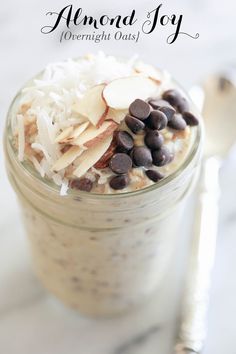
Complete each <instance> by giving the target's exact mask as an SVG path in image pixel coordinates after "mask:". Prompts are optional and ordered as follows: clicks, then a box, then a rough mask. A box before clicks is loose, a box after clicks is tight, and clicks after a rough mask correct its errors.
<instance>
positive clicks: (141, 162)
mask: <svg viewBox="0 0 236 354" xmlns="http://www.w3.org/2000/svg"><path fill="white" fill-rule="evenodd" d="M131 156H132V159H133V163H134V165H135V166H144V167H149V166H151V164H152V154H151V151H150V150H149V149H148V148H146V147H145V146H135V147H134V148H133V150H132V154H131Z"/></svg>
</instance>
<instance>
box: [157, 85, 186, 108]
mask: <svg viewBox="0 0 236 354" xmlns="http://www.w3.org/2000/svg"><path fill="white" fill-rule="evenodd" d="M162 97H163V99H164V100H166V101H168V102H169V103H170V104H171V106H173V107H174V108H176V109H177V110H178V112H179V113H183V112H185V111H189V103H188V101H187V100H186V98H185V97H183V96H181V94H180V93H179V92H178V91H177V90H168V91H165V92H164V93H163V95H162Z"/></svg>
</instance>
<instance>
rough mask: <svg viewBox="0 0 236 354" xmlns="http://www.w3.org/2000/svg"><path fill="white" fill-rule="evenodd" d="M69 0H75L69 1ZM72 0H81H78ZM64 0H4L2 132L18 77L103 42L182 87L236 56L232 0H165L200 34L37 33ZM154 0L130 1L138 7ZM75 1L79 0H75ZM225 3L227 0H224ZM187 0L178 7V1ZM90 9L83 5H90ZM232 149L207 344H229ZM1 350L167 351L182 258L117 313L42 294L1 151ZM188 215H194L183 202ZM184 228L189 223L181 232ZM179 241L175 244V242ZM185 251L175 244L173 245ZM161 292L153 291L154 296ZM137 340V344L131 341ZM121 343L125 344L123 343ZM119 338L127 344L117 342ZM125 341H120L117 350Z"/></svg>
mask: <svg viewBox="0 0 236 354" xmlns="http://www.w3.org/2000/svg"><path fill="white" fill-rule="evenodd" d="M70 3H73V1H71V2H70ZM74 3H75V4H76V3H77V2H76V1H74ZM62 4H64V6H65V5H66V4H67V3H65V1H61V0H60V1H57V2H53V1H52V0H50V1H46V0H42V1H40V2H37V3H36V2H33V1H30V0H22V1H21V2H18V3H16V2H15V1H13V0H8V1H7V2H4V4H1V10H0V27H1V31H0V41H1V43H0V44H1V47H0V48H1V55H0V63H1V66H0V72H1V76H0V77H1V82H2V83H3V84H2V85H1V87H2V88H1V95H0V112H1V121H0V133H1V136H2V132H3V125H4V119H5V115H6V111H7V107H8V105H9V103H10V100H11V98H12V96H13V95H14V94H15V92H16V91H17V89H18V88H19V87H20V86H21V85H22V83H23V82H24V81H25V80H27V79H28V78H29V77H30V76H32V75H33V74H34V73H35V72H37V71H39V70H40V69H41V68H42V67H43V66H44V65H45V64H46V63H47V62H48V61H52V60H58V59H61V58H66V57H70V56H78V55H81V54H84V53H86V52H88V51H97V50H100V49H103V50H105V51H107V52H110V53H111V52H112V53H115V54H119V55H130V54H132V53H139V54H141V56H142V58H143V59H144V60H148V61H150V62H152V63H157V64H158V65H160V66H165V67H166V68H168V69H169V70H170V71H171V72H173V74H174V76H175V77H176V78H177V79H179V81H181V82H183V83H184V85H185V86H186V87H187V88H188V87H190V86H191V85H192V84H193V83H194V82H196V81H199V80H201V79H202V78H204V76H205V75H206V74H207V73H209V72H210V71H213V70H216V69H217V68H218V67H220V66H221V65H223V63H225V62H229V61H231V60H233V59H236V49H235V48H236V46H235V44H236V43H235V42H236V30H235V25H234V8H235V2H234V0H231V1H230V0H227V1H225V2H224V6H223V5H222V3H221V2H220V1H215V0H204V1H203V0H199V1H197V2H196V1H193V0H188V1H187V0H178V1H171V2H170V1H167V2H165V6H166V8H167V9H168V8H169V9H173V10H175V11H181V12H183V13H184V16H185V18H186V20H185V21H186V22H185V23H186V27H187V29H188V31H189V32H195V31H197V32H199V33H200V38H199V39H198V40H197V41H194V40H189V39H187V38H182V39H180V40H179V41H178V42H176V43H175V44H174V45H172V46H168V45H167V44H166V43H165V40H164V39H163V38H162V34H161V33H160V32H158V33H156V34H155V35H153V36H152V37H149V38H145V39H143V40H142V41H141V42H140V43H138V44H134V43H125V42H119V43H114V42H111V43H104V44H103V43H102V44H96V45H95V44H93V43H89V42H87V43H86V42H84V43H65V44H62V45H59V44H58V42H57V41H56V39H55V38H54V37H45V36H42V35H41V33H40V31H39V29H40V27H42V25H43V24H45V16H44V14H45V12H46V11H49V10H53V9H59V8H61V7H62ZM94 4H95V2H94V1H92V0H89V1H88V0H87V1H85V0H82V1H80V4H79V6H83V7H84V8H85V7H86V9H89V11H90V12H92V13H104V12H105V11H106V9H108V10H107V11H109V12H114V13H116V12H122V13H125V12H126V11H127V8H128V6H127V1H124V0H120V1H119V2H117V1H113V2H111V1H108V0H102V1H100V2H99V3H96V6H95V7H96V8H95V9H94ZM153 4H154V1H152V0H149V1H145V4H144V2H143V1H135V2H134V1H133V3H132V1H131V2H130V4H129V9H131V8H133V7H135V8H137V11H139V14H140V16H141V14H143V13H144V12H146V11H147V9H152V8H153V7H154V6H153ZM77 6H78V3H77ZM222 6H223V7H222ZM183 9H184V10H183ZM89 11H88V12H89ZM235 166H236V152H232V153H231V155H230V157H229V158H228V159H227V161H226V163H225V164H224V166H223V169H222V173H221V187H222V191H223V194H222V198H221V203H220V212H221V216H220V225H219V238H218V247H217V257H216V265H215V269H214V274H213V286H212V297H211V304H210V311H209V334H208V338H207V341H206V348H205V351H204V354H212V353H214V354H222V353H227V354H235V353H236V349H235V346H236V342H235V319H234V317H235V313H236V302H235V298H236V282H235V279H234V278H235V277H234V272H233V269H234V268H235V267H236V237H235V235H236V205H235V189H236V188H235V177H236V167H235ZM0 181H1V189H0V190H1V198H0V210H1V213H0V353H1V354H32V353H34V354H39V353H44V354H66V353H70V354H73V353H81V354H119V353H120V354H121V353H123V354H154V353H159V354H171V348H172V343H173V338H174V335H175V329H176V323H177V313H178V309H179V303H180V302H179V298H180V295H181V287H182V280H183V279H182V278H183V268H184V262H183V261H182V262H181V261H179V262H177V263H178V267H177V268H176V267H174V269H175V271H174V272H173V267H172V268H171V271H170V272H169V275H168V277H167V279H166V284H165V286H163V288H162V291H161V292H160V293H159V292H158V294H156V297H154V298H153V299H152V301H150V302H149V303H148V304H146V306H144V307H142V308H140V309H138V310H137V311H135V312H133V313H132V314H130V315H127V316H124V317H119V318H117V319H115V320H100V321H98V320H90V319H86V318H83V317H81V316H79V315H78V314H76V313H74V312H73V311H70V310H67V309H65V308H64V307H63V306H61V305H60V304H58V303H57V301H55V300H54V299H53V298H51V297H50V296H48V295H47V294H46V293H45V292H44V290H43V289H42V288H41V286H40V284H39V283H38V281H37V280H36V279H35V277H34V275H33V272H32V269H31V266H30V259H29V253H28V250H27V244H26V241H25V237H24V231H23V228H22V226H21V223H20V216H19V210H18V208H17V204H16V200H15V197H14V193H13V191H12V190H11V188H10V185H9V183H8V181H7V178H6V175H5V171H4V166H3V156H2V153H0ZM186 219H188V222H189V224H190V223H191V216H190V214H189V213H187V212H186ZM183 237H188V227H186V235H185V236H183ZM180 251H181V250H180ZM177 254H178V259H179V260H181V259H182V258H183V257H182V256H181V252H177ZM157 299H158V300H159V301H158V302H157ZM132 339H135V340H134V344H133V345H129V343H130V341H131V342H132ZM125 344H127V345H125ZM123 345H125V346H123ZM122 350H123V351H122Z"/></svg>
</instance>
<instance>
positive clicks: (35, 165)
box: [30, 156, 45, 177]
mask: <svg viewBox="0 0 236 354" xmlns="http://www.w3.org/2000/svg"><path fill="white" fill-rule="evenodd" d="M30 160H31V161H32V163H33V165H34V168H35V169H36V170H37V171H38V173H39V174H40V176H41V177H44V176H45V170H44V169H43V168H42V166H41V165H40V163H39V162H38V160H37V159H36V157H35V156H30Z"/></svg>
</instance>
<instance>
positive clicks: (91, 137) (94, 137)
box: [73, 120, 117, 147]
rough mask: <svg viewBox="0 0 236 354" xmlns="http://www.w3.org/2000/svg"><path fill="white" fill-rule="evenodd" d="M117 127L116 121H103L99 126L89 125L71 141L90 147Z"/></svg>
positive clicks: (74, 143)
mask: <svg viewBox="0 0 236 354" xmlns="http://www.w3.org/2000/svg"><path fill="white" fill-rule="evenodd" d="M116 128H117V123H115V122H113V121H112V120H110V121H108V120H107V121H105V122H104V123H103V124H102V125H101V126H100V128H95V127H93V126H89V127H88V128H87V129H86V130H85V131H84V132H83V133H82V134H81V135H80V136H79V137H78V138H77V139H76V140H74V141H73V145H79V146H85V147H91V146H94V145H96V144H98V143H99V142H100V141H102V140H104V139H105V138H106V137H108V136H110V135H112V133H113V132H114V130H116Z"/></svg>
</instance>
